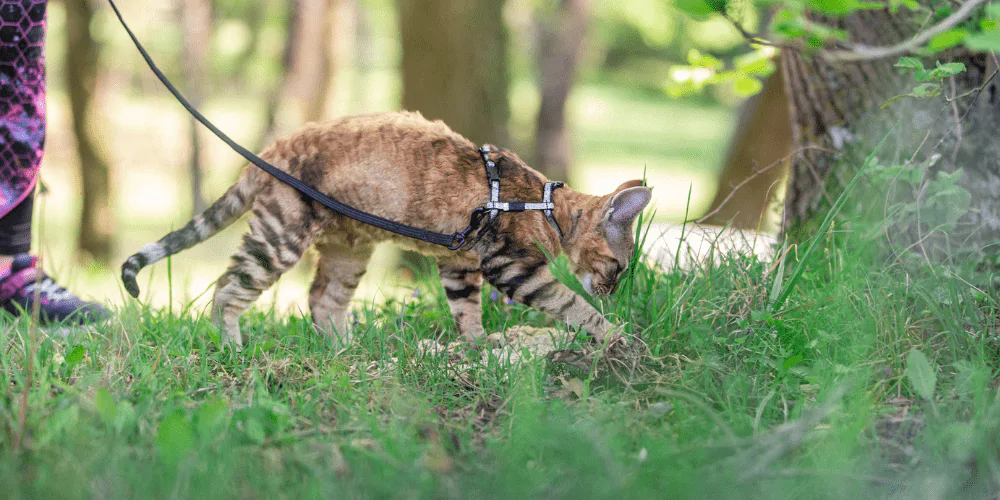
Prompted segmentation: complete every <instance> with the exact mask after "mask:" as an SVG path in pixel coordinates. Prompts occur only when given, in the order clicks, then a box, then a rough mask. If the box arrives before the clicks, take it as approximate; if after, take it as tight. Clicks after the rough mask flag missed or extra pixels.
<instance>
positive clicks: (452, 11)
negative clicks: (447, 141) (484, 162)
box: [398, 0, 510, 146]
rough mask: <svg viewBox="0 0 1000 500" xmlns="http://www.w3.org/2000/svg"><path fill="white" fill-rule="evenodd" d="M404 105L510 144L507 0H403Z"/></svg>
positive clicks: (483, 139)
mask: <svg viewBox="0 0 1000 500" xmlns="http://www.w3.org/2000/svg"><path fill="white" fill-rule="evenodd" d="M398 5H399V23H400V26H399V29H400V35H401V37H402V44H403V61H402V73H403V107H404V108H406V109H409V110H411V111H419V112H421V113H422V114H423V115H424V116H425V117H426V118H429V119H432V120H436V119H440V120H444V122H445V123H447V124H448V125H449V126H450V127H451V128H452V129H454V130H455V131H456V132H458V133H460V134H462V135H464V136H466V137H468V138H469V140H471V141H473V142H475V143H477V144H481V143H487V142H488V143H493V144H497V145H501V146H507V145H509V144H508V143H509V136H508V132H507V121H508V119H509V118H510V108H509V105H508V102H507V88H508V85H509V76H508V73H507V31H506V29H505V27H504V21H503V5H504V0H438V1H435V2H426V1H423V0H398Z"/></svg>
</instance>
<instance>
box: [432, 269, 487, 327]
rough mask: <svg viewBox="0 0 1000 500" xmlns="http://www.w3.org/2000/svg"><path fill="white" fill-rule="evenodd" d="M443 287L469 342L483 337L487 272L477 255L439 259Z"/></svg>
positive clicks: (453, 314)
mask: <svg viewBox="0 0 1000 500" xmlns="http://www.w3.org/2000/svg"><path fill="white" fill-rule="evenodd" d="M438 272H439V274H440V275H441V285H443V286H444V293H445V295H446V296H447V298H448V307H449V308H450V309H451V315H452V316H454V318H455V325H456V326H457V327H458V331H459V333H461V334H462V335H464V336H465V338H466V339H468V340H476V339H478V338H480V337H482V336H483V333H484V331H483V304H482V293H481V290H482V288H483V273H482V271H481V270H480V269H479V256H478V255H476V254H471V253H470V254H468V255H455V256H449V258H448V259H439V260H438Z"/></svg>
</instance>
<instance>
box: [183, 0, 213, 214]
mask: <svg viewBox="0 0 1000 500" xmlns="http://www.w3.org/2000/svg"><path fill="white" fill-rule="evenodd" d="M182 11H183V12H182V16H183V17H184V67H185V70H186V73H187V75H186V76H187V97H188V99H189V100H190V101H191V104H193V105H194V107H196V108H200V107H201V104H202V102H203V101H204V98H205V72H206V70H207V67H208V47H209V43H210V42H211V37H212V31H211V30H212V5H211V4H210V3H209V2H208V0H184V8H183V9H182ZM189 123H190V127H191V131H190V134H191V135H190V138H191V157H190V159H189V160H188V161H189V163H188V165H189V173H190V176H191V210H192V213H193V214H200V213H201V212H202V211H204V210H205V208H206V206H207V205H206V203H205V197H204V195H202V191H201V185H202V177H201V138H200V134H201V125H199V124H198V122H196V121H195V119H194V117H191V119H190V121H189Z"/></svg>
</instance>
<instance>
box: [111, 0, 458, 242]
mask: <svg viewBox="0 0 1000 500" xmlns="http://www.w3.org/2000/svg"><path fill="white" fill-rule="evenodd" d="M108 3H109V4H111V8H112V9H114V11H115V15H116V16H118V21H120V22H121V24H122V27H123V28H125V31H126V32H128V36H129V37H130V38H131V39H132V43H134V44H135V48H137V49H139V53H140V54H142V58H143V59H145V60H146V64H147V65H149V69H151V70H153V73H154V74H156V77H157V78H159V79H160V82H162V83H163V85H164V86H166V87H167V90H169V91H170V93H171V94H173V95H174V97H176V98H177V100H178V101H180V103H181V105H182V106H184V109H186V110H187V111H188V113H191V115H192V116H194V117H195V119H196V120H198V121H199V122H201V124H202V125H204V126H205V127H206V128H208V130H210V131H212V133H213V134H215V135H216V137H218V138H219V139H222V142H225V143H226V144H227V145H228V146H229V147H230V148H232V149H233V150H234V151H236V152H237V153H239V154H240V156H242V157H244V158H246V159H247V161H249V162H250V163H253V164H254V165H256V166H257V167H259V168H260V169H262V170H264V171H265V172H267V173H268V174H271V175H272V176H274V177H275V178H276V179H278V180H279V181H281V182H284V183H285V184H288V185H289V186H291V187H293V188H295V189H297V190H298V191H299V192H301V193H302V194H304V195H306V196H308V197H309V198H311V199H313V200H314V201H316V202H318V203H320V204H321V205H323V206H325V207H326V208H329V209H330V210H333V211H334V212H337V213H339V214H341V215H344V216H346V217H350V218H351V219H354V220H356V221H358V222H363V223H365V224H369V225H372V226H375V227H378V228H381V229H385V230H386V231H390V232H393V233H396V234H400V235H403V236H408V237H410V238H415V239H418V240H421V241H426V242H428V243H433V244H435V245H441V246H445V247H448V248H449V249H451V250H458V249H459V248H461V247H462V245H464V244H465V237H466V236H468V234H469V232H471V231H472V230H473V229H474V228H473V227H472V225H471V224H470V227H468V228H466V229H464V230H462V231H460V232H458V233H455V234H443V233H435V232H433V231H428V230H426V229H420V228H418V227H413V226H408V225H406V224H400V223H398V222H393V221H391V220H388V219H383V218H382V217H379V216H377V215H373V214H370V213H368V212H364V211H361V210H358V209H356V208H354V207H352V206H350V205H345V204H343V203H341V202H339V201H337V200H335V199H333V198H331V197H329V196H327V195H325V194H323V193H321V192H319V191H317V190H316V189H315V188H313V187H312V186H310V185H308V184H306V183H304V182H302V181H301V180H299V179H297V178H295V177H293V176H291V175H289V174H288V173H286V172H285V171H283V170H280V169H278V168H277V167H275V166H274V165H271V164H270V163H268V162H266V161H264V160H263V159H261V158H260V157H259V156H257V155H255V154H253V153H251V152H250V151H249V150H247V149H246V148H244V147H243V146H240V145H239V144H237V143H236V141H233V140H232V139H230V138H229V136H227V135H226V134H224V133H223V132H222V131H221V130H219V129H218V128H216V126H215V125H213V124H212V122H210V121H208V119H207V118H205V117H204V116H203V115H202V114H201V113H199V112H198V110H197V109H195V108H194V106H192V105H191V103H189V102H188V100H187V99H185V98H184V96H183V95H181V93H180V91H178V90H177V88H176V87H174V85H173V84H172V83H170V80H168V79H167V77H166V75H164V74H163V72H162V71H160V68H158V67H157V66H156V64H155V63H154V62H153V59H152V58H151V57H150V56H149V54H148V53H147V52H146V49H145V48H143V46H142V44H141V43H139V39H137V38H136V37H135V34H134V33H132V30H131V29H129V27H128V25H127V24H125V19H123V18H122V14H121V12H119V11H118V6H117V5H115V2H114V0H108ZM473 218H474V219H475V214H473Z"/></svg>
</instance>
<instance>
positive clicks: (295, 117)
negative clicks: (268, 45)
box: [261, 0, 336, 145]
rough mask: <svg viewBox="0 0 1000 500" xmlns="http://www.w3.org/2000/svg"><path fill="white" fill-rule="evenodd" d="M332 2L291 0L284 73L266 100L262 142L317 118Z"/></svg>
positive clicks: (326, 77) (325, 80) (325, 79)
mask: <svg viewBox="0 0 1000 500" xmlns="http://www.w3.org/2000/svg"><path fill="white" fill-rule="evenodd" d="M334 1H336V0H294V1H293V2H291V3H290V6H289V8H290V9H291V10H292V11H291V15H290V16H289V21H288V37H287V40H286V42H285V56H284V62H283V65H284V75H283V76H282V78H281V83H280V84H279V86H278V88H277V90H276V92H275V97H274V98H272V99H270V105H269V107H268V112H267V119H266V121H267V126H266V128H265V131H264V134H263V136H262V138H263V140H262V144H261V145H266V144H267V143H269V142H271V141H272V140H273V139H274V138H275V136H277V135H280V134H283V133H286V132H288V131H290V130H294V129H296V128H298V127H300V126H301V125H302V124H303V123H306V122H309V121H316V120H319V119H320V118H322V117H323V116H324V112H325V110H326V96H327V90H328V88H329V87H328V86H329V85H330V71H331V68H330V53H331V52H330V49H331V38H332V37H333V16H332V13H333V12H334Z"/></svg>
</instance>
